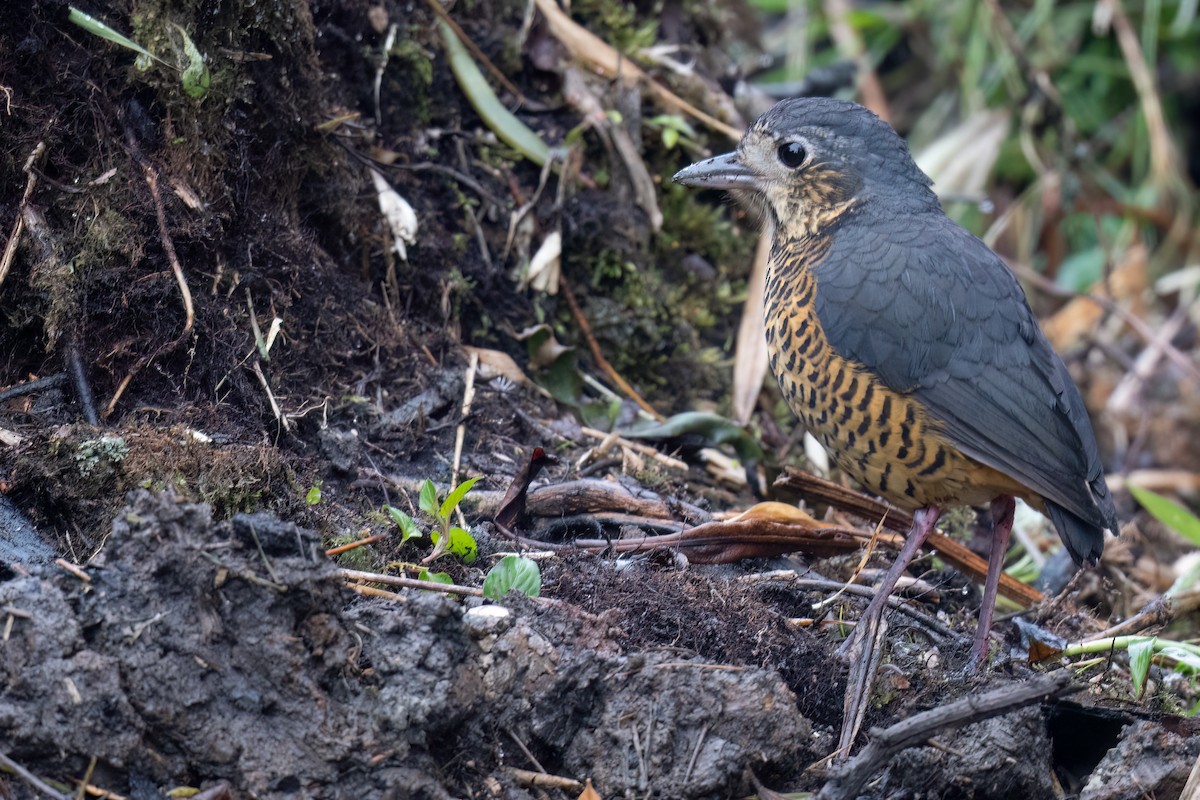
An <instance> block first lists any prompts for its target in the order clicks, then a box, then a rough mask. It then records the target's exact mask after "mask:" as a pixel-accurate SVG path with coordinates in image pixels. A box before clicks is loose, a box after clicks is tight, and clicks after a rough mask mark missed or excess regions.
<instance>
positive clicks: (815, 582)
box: [737, 572, 967, 643]
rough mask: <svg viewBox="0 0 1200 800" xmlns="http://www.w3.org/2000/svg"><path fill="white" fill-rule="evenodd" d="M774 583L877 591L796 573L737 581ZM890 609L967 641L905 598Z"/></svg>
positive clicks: (863, 592)
mask: <svg viewBox="0 0 1200 800" xmlns="http://www.w3.org/2000/svg"><path fill="white" fill-rule="evenodd" d="M774 581H784V582H787V583H790V584H791V585H792V586H794V587H796V588H797V589H811V590H815V591H822V592H837V591H840V592H842V593H844V594H853V595H857V596H858V597H866V598H872V597H874V596H875V590H874V589H872V588H871V587H870V586H857V585H851V586H847V585H846V584H844V583H841V582H840V581H828V580H821V579H819V578H801V577H798V576H796V575H795V573H789V574H778V573H770V572H766V573H758V574H754V575H746V576H743V577H741V578H738V579H737V582H738V583H751V584H753V583H760V582H761V583H771V582H774ZM888 607H889V608H891V609H893V610H894V611H899V612H901V613H902V614H905V615H906V616H909V617H912V618H913V620H915V621H916V622H917V623H919V624H920V625H921V627H923V628H926V629H928V630H929V631H932V632H934V633H937V634H938V635H940V636H941V637H942V638H944V639H948V640H950V641H955V642H959V643H964V642H966V641H967V637H966V636H963V635H962V634H961V633H958V632H957V631H955V630H953V629H951V628H950V626H948V625H946V623H944V622H942V621H941V620H939V619H937V618H936V617H934V616H932V615H930V614H926V613H925V612H924V611H922V610H920V609H919V608H917V607H916V606H914V605H913V604H912V603H910V602H908V600H907V599H905V598H903V597H895V596H892V597H889V598H888ZM837 624H839V625H844V624H846V623H841V622H839V623H837Z"/></svg>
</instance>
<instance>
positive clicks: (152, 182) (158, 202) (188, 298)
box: [139, 158, 196, 333]
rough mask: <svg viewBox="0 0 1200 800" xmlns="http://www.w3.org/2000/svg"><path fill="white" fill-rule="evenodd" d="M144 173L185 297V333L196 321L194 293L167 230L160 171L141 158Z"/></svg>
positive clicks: (159, 225) (169, 258)
mask: <svg viewBox="0 0 1200 800" xmlns="http://www.w3.org/2000/svg"><path fill="white" fill-rule="evenodd" d="M139 161H140V162H141V165H142V171H143V172H145V173H146V185H147V186H149V187H150V196H151V197H152V198H153V199H154V215H155V216H156V217H157V218H158V236H159V238H160V239H161V240H162V246H163V250H164V251H166V253H167V260H169V261H170V262H171V271H172V272H173V273H174V274H175V283H177V284H179V294H180V295H181V296H182V297H183V312H184V323H183V332H184V333H187V332H188V331H190V330H191V329H192V323H193V322H195V321H196V310H195V308H193V306H192V292H191V290H190V289H188V285H187V278H185V277H184V276H183V265H182V264H180V263H179V256H177V255H176V254H175V243H174V242H173V241H171V232H170V231H168V230H167V212H166V210H165V209H164V208H163V201H162V192H160V191H159V190H158V170H156V169H155V168H154V167H152V166H150V162H148V161H145V160H142V159H140V158H139Z"/></svg>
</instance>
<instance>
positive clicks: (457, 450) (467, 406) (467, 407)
mask: <svg viewBox="0 0 1200 800" xmlns="http://www.w3.org/2000/svg"><path fill="white" fill-rule="evenodd" d="M478 371H479V351H478V350H472V351H471V356H470V360H469V361H468V362H467V377H466V380H465V381H464V382H463V383H464V386H463V400H462V422H460V423H458V427H457V428H456V429H455V430H454V463H453V465H452V466H451V468H450V490H451V491H453V490H454V487H456V486H458V470H459V468H460V467H461V466H462V449H463V440H464V439H466V436H467V417H469V416H470V415H471V403H472V402H473V401H474V400H475V373H476V372H478ZM454 510H455V512H457V514H458V524H459V525H460V526H461V527H463V528H465V527H467V518H466V517H465V516H463V512H462V509H461V508H459V507H458V506H455V507H454Z"/></svg>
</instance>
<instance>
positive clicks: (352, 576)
mask: <svg viewBox="0 0 1200 800" xmlns="http://www.w3.org/2000/svg"><path fill="white" fill-rule="evenodd" d="M338 574H339V575H341V576H342V577H343V578H345V579H346V580H348V581H366V582H369V583H382V584H385V585H387V586H403V587H404V588H406V589H428V590H429V591H431V592H442V593H444V594H465V595H470V596H471V597H483V589H476V588H475V587H474V586H459V585H458V584H454V583H437V582H436V581H422V580H418V579H416V578H402V577H400V576H399V575H381V574H379V573H377V572H362V571H361V570H357V569H339V570H338ZM351 588H353V587H351Z"/></svg>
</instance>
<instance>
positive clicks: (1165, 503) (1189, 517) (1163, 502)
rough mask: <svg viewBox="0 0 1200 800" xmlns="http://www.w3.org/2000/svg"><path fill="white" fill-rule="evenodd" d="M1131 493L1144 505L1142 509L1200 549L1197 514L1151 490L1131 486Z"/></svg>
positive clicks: (1199, 528)
mask: <svg viewBox="0 0 1200 800" xmlns="http://www.w3.org/2000/svg"><path fill="white" fill-rule="evenodd" d="M1129 491H1130V493H1131V494H1132V495H1133V496H1134V497H1135V498H1136V499H1137V501H1138V502H1139V503H1141V504H1142V508H1144V509H1146V510H1147V511H1149V512H1150V516H1152V517H1154V518H1155V519H1156V520H1158V521H1159V522H1161V523H1162V524H1163V525H1166V526H1167V527H1168V528H1170V529H1171V530H1173V531H1175V532H1176V533H1178V534H1179V535H1180V536H1182V537H1183V538H1184V539H1187V540H1188V542H1190V543H1191V544H1192V545H1193V546H1195V547H1200V519H1198V518H1197V517H1196V515H1195V514H1193V513H1192V512H1190V511H1188V510H1187V509H1186V508H1184V507H1183V506H1181V505H1179V504H1178V503H1176V502H1175V501H1173V500H1168V499H1167V498H1165V497H1163V496H1162V495H1161V494H1158V493H1156V492H1152V491H1150V490H1149V489H1143V488H1142V487H1140V486H1130V487H1129Z"/></svg>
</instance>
